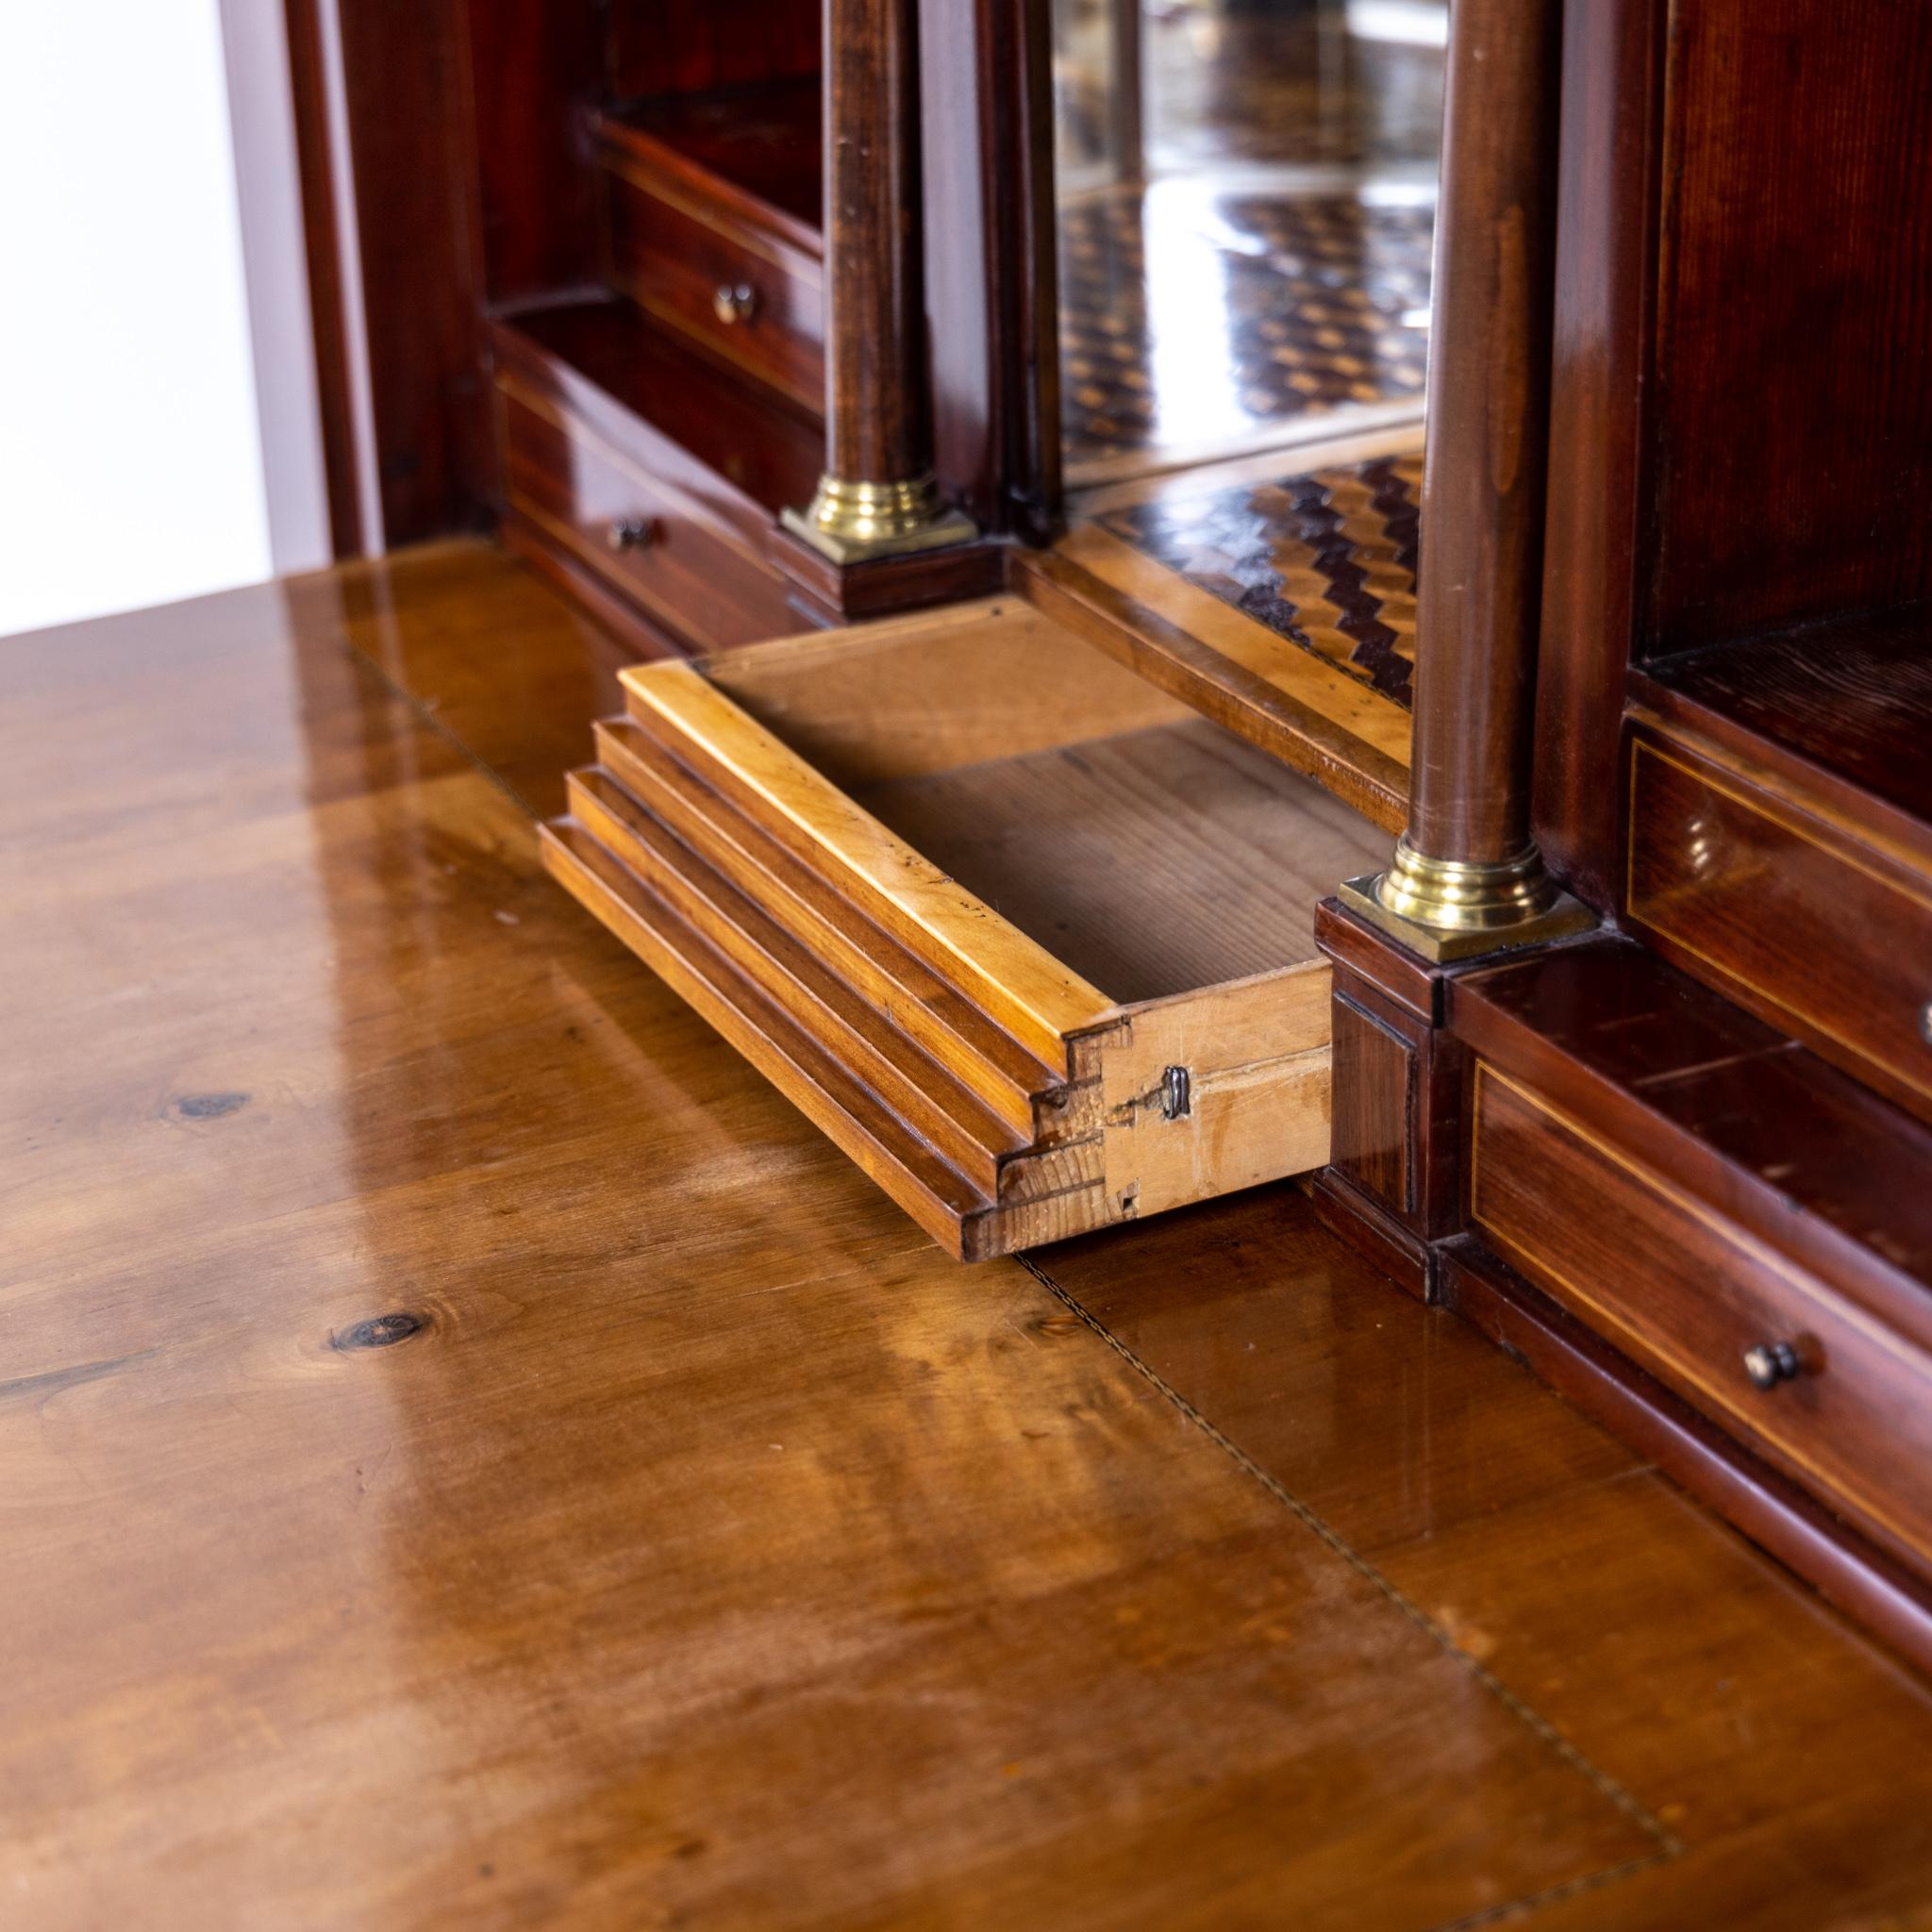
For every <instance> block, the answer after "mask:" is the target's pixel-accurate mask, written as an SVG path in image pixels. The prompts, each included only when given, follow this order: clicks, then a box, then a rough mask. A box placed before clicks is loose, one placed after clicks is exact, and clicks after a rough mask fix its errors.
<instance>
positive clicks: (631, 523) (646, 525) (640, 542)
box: [604, 517, 658, 550]
mask: <svg viewBox="0 0 1932 1932" xmlns="http://www.w3.org/2000/svg"><path fill="white" fill-rule="evenodd" d="M604 541H605V542H607V543H608V544H609V546H610V547H611V549H613V550H648V549H649V548H650V547H651V545H652V544H653V543H655V542H656V541H658V526H657V525H655V524H654V523H652V521H651V520H650V518H649V517H619V518H618V519H617V521H616V522H615V523H613V524H612V525H610V527H609V528H608V530H606V531H605V532H604Z"/></svg>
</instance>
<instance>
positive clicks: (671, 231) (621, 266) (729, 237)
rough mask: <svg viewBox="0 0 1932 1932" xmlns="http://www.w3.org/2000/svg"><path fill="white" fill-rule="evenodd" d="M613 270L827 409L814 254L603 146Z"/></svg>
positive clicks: (713, 345) (730, 352)
mask: <svg viewBox="0 0 1932 1932" xmlns="http://www.w3.org/2000/svg"><path fill="white" fill-rule="evenodd" d="M604 179H605V194H606V204H607V215H608V224H609V246H610V277H611V281H612V283H613V285H614V286H615V287H617V288H619V289H621V290H622V291H624V292H625V294H626V295H628V296H629V297H630V298H631V300H632V301H634V302H636V303H637V304H638V305H639V307H640V308H643V309H644V310H645V311H646V312H647V313H648V314H650V315H652V316H655V317H656V318H657V319H658V321H659V322H662V323H666V324H668V325H671V326H672V327H674V328H677V329H680V330H682V331H683V332H684V333H685V334H686V335H687V336H690V337H692V338H694V339H695V340H697V341H700V342H702V343H703V344H704V346H705V347H706V348H708V350H710V351H711V352H712V353H713V354H714V355H717V356H720V357H723V358H724V359H725V360H726V361H728V362H730V363H731V364H732V365H733V366H734V367H737V368H740V369H742V370H745V371H747V372H748V373H750V374H751V375H756V376H758V378H760V379H761V380H762V381H765V382H769V383H771V384H772V385H773V386H774V388H776V389H778V390H780V391H783V392H784V393H785V394H786V395H788V396H790V397H791V399H792V400H793V401H794V402H797V403H800V404H802V405H803V406H804V407H805V408H808V409H811V410H814V411H822V410H823V409H824V402H825V350H824V342H825V315H824V278H823V273H822V270H821V267H820V264H819V262H818V260H817V259H816V258H814V257H812V256H810V255H808V254H807V253H806V252H805V251H804V250H803V249H800V248H798V247H796V246H794V245H793V244H792V242H790V241H788V240H786V239H784V237H783V236H781V235H780V234H779V233H777V232H775V231H774V230H767V229H763V228H761V227H759V226H758V225H756V224H754V223H753V222H751V221H750V220H749V219H747V218H746V217H745V216H744V215H743V214H742V213H741V212H740V211H738V210H736V209H728V208H722V207H720V208H712V207H710V206H708V204H707V203H706V202H705V200H704V199H703V198H702V196H700V195H698V194H697V193H695V192H692V191H691V190H690V189H689V188H688V187H687V185H686V184H685V183H683V182H681V181H680V182H677V183H675V184H674V183H671V182H659V181H658V180H655V179H653V178H651V177H650V176H649V175H646V174H644V173H643V172H642V171H641V169H640V167H639V164H638V162H637V160H636V159H635V158H634V157H632V156H629V155H627V154H624V153H621V152H613V151H611V150H607V151H606V156H605V175H604Z"/></svg>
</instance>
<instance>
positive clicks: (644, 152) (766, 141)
mask: <svg viewBox="0 0 1932 1932" xmlns="http://www.w3.org/2000/svg"><path fill="white" fill-rule="evenodd" d="M596 132H597V138H598V140H599V141H600V142H607V143H608V144H610V145H612V146H614V147H618V148H621V149H624V150H625V151H627V152H629V153H630V154H632V155H634V156H636V157H637V158H640V159H641V160H642V161H644V162H646V163H647V165H649V166H650V167H651V168H652V169H653V170H655V171H658V172H661V173H663V174H665V175H670V176H673V177H683V178H685V179H687V180H689V181H691V182H692V184H693V185H694V186H696V187H698V188H699V189H700V191H701V192H704V193H705V194H706V195H707V196H708V197H710V198H724V199H731V198H737V199H740V200H741V201H743V202H745V203H747V204H750V205H752V206H753V207H755V208H756V209H757V211H758V213H759V215H760V216H761V217H762V218H765V219H776V220H779V221H782V222H783V223H785V224H787V225H790V227H791V231H792V234H791V239H792V240H793V241H794V242H795V243H796V245H798V246H799V247H802V248H809V249H811V250H813V251H814V252H816V251H817V250H818V249H819V247H820V245H821V234H822V230H823V227H824V168H823V166H822V164H821V154H822V151H823V146H824V95H823V92H822V89H821V86H820V83H819V80H818V77H817V76H816V75H813V76H812V77H810V78H809V79H806V80H788V81H778V82H774V83H773V84H772V85H770V86H766V87H749V88H730V89H725V90H722V91H720V92H716V93H702V94H673V95H667V96H664V97H662V98H659V99H657V100H649V101H636V102H631V103H629V104H628V105H626V106H624V107H621V108H609V109H607V110H606V111H605V112H603V113H602V114H600V115H598V116H597V118H596Z"/></svg>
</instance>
